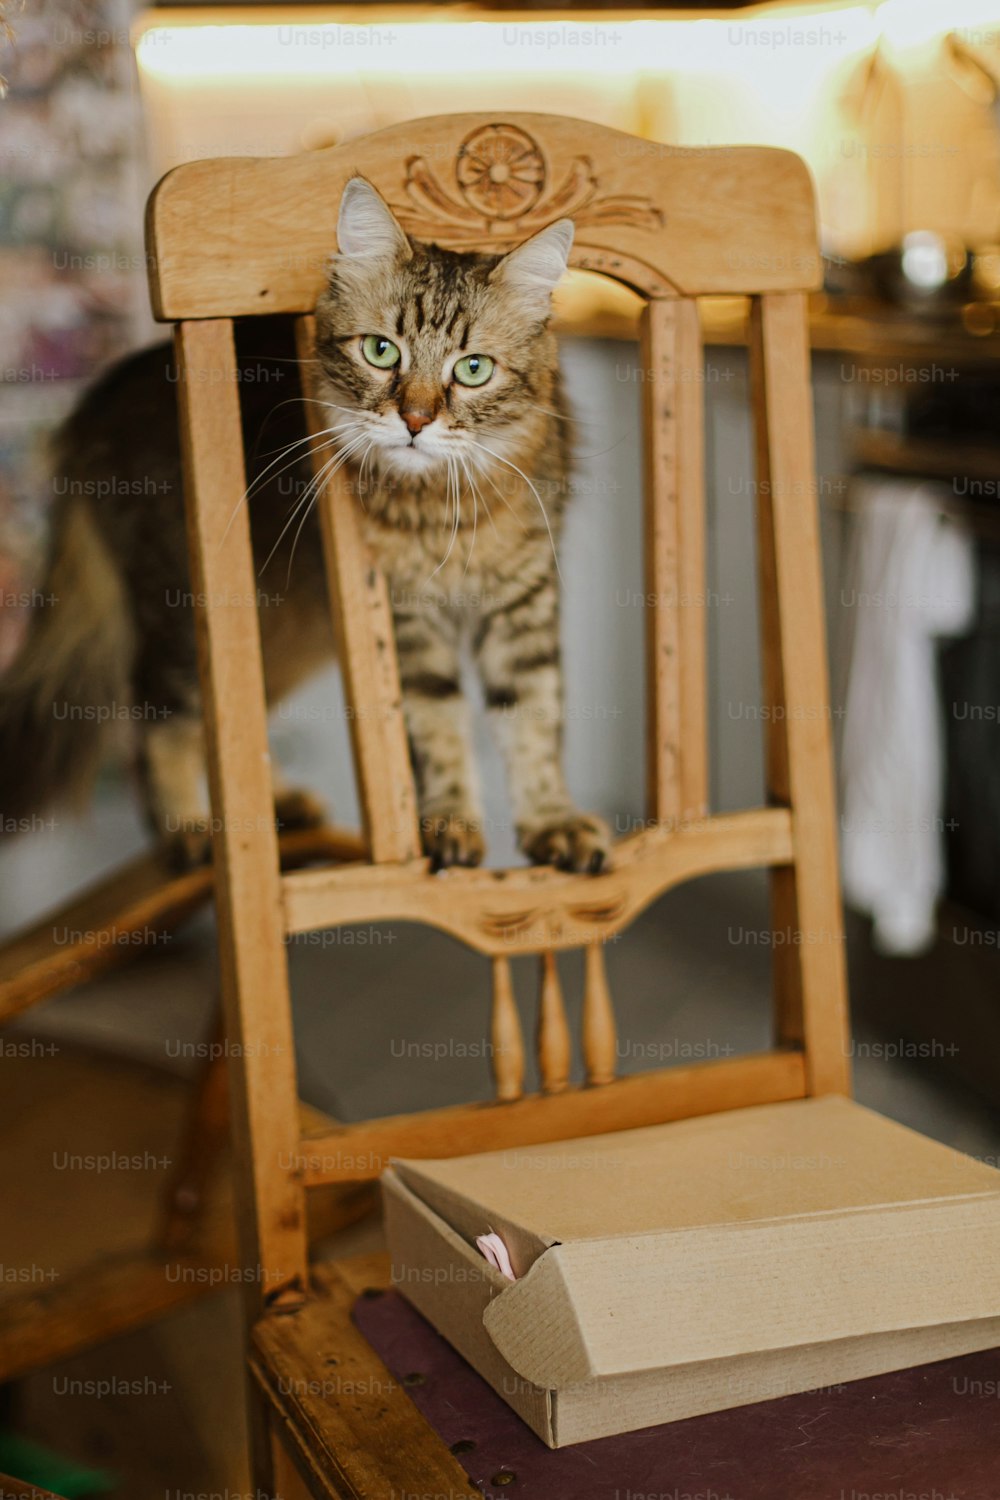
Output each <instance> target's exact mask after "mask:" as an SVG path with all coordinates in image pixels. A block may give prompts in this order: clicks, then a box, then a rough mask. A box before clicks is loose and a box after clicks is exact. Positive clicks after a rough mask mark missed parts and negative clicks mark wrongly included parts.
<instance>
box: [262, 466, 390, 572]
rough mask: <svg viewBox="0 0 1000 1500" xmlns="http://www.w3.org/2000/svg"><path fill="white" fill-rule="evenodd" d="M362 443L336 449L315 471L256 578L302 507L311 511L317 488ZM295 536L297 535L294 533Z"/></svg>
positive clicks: (279, 544)
mask: <svg viewBox="0 0 1000 1500" xmlns="http://www.w3.org/2000/svg"><path fill="white" fill-rule="evenodd" d="M363 442H364V438H363V437H356V438H353V439H352V440H351V441H350V443H349V444H348V446H347V447H346V448H344V449H338V451H337V452H335V453H334V454H333V457H332V458H329V459H327V461H326V463H325V464H324V465H323V467H322V468H321V469H319V470H317V472H316V473H315V474H314V475H313V477H312V478H311V479H310V481H309V483H308V484H307V485H306V488H305V490H304V491H303V492H302V495H301V496H300V498H299V499H298V500H297V501H296V503H295V506H294V508H293V510H292V513H291V515H290V516H289V517H288V520H287V521H286V522H285V524H284V526H283V527H282V528H281V531H280V532H279V534H278V539H277V541H276V542H275V544H274V546H273V547H272V548H271V550H270V552H269V553H268V554H267V557H266V558H265V559H264V561H263V563H262V564H261V567H260V572H259V573H258V575H257V576H258V578H259V577H260V576H261V575H262V574H263V572H264V569H265V568H266V567H267V566H268V564H269V563H270V561H271V559H272V558H273V557H274V554H275V553H276V552H277V550H278V548H279V547H280V546H281V543H282V542H283V540H284V538H285V536H286V534H287V532H288V530H289V528H290V527H291V526H292V525H294V523H295V518H296V516H297V515H298V514H299V512H300V510H301V509H302V507H303V506H304V505H306V504H307V503H308V505H309V508H310V509H311V505H312V501H313V500H314V499H315V498H316V494H317V493H318V491H319V486H320V485H321V484H322V483H323V482H324V480H325V479H326V478H327V477H328V476H329V475H330V474H331V473H336V471H337V468H338V467H339V466H340V464H342V463H345V462H346V461H347V459H348V458H349V457H350V456H351V454H352V453H353V452H354V451H355V450H356V449H357V448H360V446H361V444H362V443H363ZM329 446H332V445H330V444H328V445H327V447H329ZM306 514H307V515H308V510H307V511H306ZM303 519H305V518H304V517H303ZM296 535H297V533H296ZM290 573H291V562H289V575H290Z"/></svg>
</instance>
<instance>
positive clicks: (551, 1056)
mask: <svg viewBox="0 0 1000 1500" xmlns="http://www.w3.org/2000/svg"><path fill="white" fill-rule="evenodd" d="M539 970H540V972H539V987H538V1030H537V1034H536V1037H535V1045H536V1049H537V1052H538V1072H539V1076H540V1078H541V1080H542V1091H543V1092H544V1093H546V1094H561V1093H562V1092H563V1090H564V1089H565V1088H566V1087H567V1086H568V1084H569V1070H570V1065H571V1063H572V1052H571V1043H570V1035H569V1023H568V1022H567V1020H566V1003H565V1001H564V1000H563V992H562V984H561V983H560V980H559V969H558V967H557V965H556V956H555V954H554V953H553V952H552V950H551V949H548V950H547V951H546V952H545V953H543V954H542V956H541V961H540V964H539Z"/></svg>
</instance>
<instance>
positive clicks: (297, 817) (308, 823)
mask: <svg viewBox="0 0 1000 1500" xmlns="http://www.w3.org/2000/svg"><path fill="white" fill-rule="evenodd" d="M274 818H275V822H276V823H277V825H278V832H279V833H287V832H288V831H289V830H290V829H292V828H322V826H323V824H324V823H325V822H326V807H325V805H324V803H323V802H322V800H321V799H320V798H319V797H317V796H316V794H315V793H314V792H309V791H307V790H306V789H305V787H301V786H290V787H283V788H282V790H281V791H280V792H276V793H275V797H274Z"/></svg>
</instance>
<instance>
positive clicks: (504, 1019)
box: [490, 958, 524, 1103]
mask: <svg viewBox="0 0 1000 1500" xmlns="http://www.w3.org/2000/svg"><path fill="white" fill-rule="evenodd" d="M490 1045H491V1046H492V1048H493V1054H492V1056H493V1082H494V1084H495V1086H496V1096H497V1100H498V1102H499V1103H509V1102H510V1101H511V1100H512V1099H520V1097H521V1095H522V1094H523V1093H524V1036H523V1033H522V1031H521V1017H520V1015H519V1014H518V1010H517V1001H516V999H515V997H514V985H513V981H512V980H511V973H510V960H509V959H508V958H495V959H494V960H493V1009H492V1013H491V1016H490Z"/></svg>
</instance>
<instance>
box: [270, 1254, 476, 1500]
mask: <svg viewBox="0 0 1000 1500" xmlns="http://www.w3.org/2000/svg"><path fill="white" fill-rule="evenodd" d="M389 1280H390V1276H389V1259H388V1256H385V1255H375V1256H361V1257H357V1258H356V1259H352V1260H346V1261H339V1262H336V1263H332V1264H328V1265H324V1266H317V1267H316V1268H315V1270H314V1273H313V1276H312V1293H313V1295H312V1296H311V1297H310V1298H309V1300H308V1301H307V1302H306V1303H305V1304H304V1305H303V1306H302V1307H301V1308H299V1309H297V1310H293V1311H289V1312H287V1313H286V1312H281V1313H273V1314H270V1315H269V1316H267V1317H266V1318H263V1319H262V1320H261V1321H260V1322H259V1323H257V1324H256V1326H255V1327H254V1329H253V1331H252V1334H251V1339H250V1354H249V1361H250V1371H251V1374H252V1376H253V1378H254V1379H255V1381H256V1383H257V1385H258V1386H259V1387H260V1389H261V1391H262V1392H263V1394H264V1395H265V1397H266V1398H267V1400H268V1401H269V1402H270V1404H271V1406H272V1407H273V1410H274V1415H275V1416H276V1418H277V1424H276V1425H277V1426H278V1428H279V1431H280V1435H281V1437H282V1439H283V1441H284V1442H285V1444H286V1446H287V1448H288V1450H289V1452H290V1453H291V1455H292V1456H293V1458H294V1460H295V1462H296V1464H297V1465H298V1467H299V1470H300V1472H301V1473H302V1475H303V1476H304V1478H305V1479H306V1481H307V1483H308V1485H309V1493H310V1494H312V1495H322V1496H324V1497H325V1496H329V1497H331V1500H400V1497H401V1496H404V1495H409V1496H413V1495H425V1494H430V1495H447V1496H448V1497H449V1500H482V1493H481V1491H480V1490H477V1489H476V1488H475V1487H474V1486H473V1485H472V1484H470V1482H469V1479H468V1476H467V1475H466V1473H465V1470H464V1469H463V1468H462V1466H461V1463H460V1462H459V1460H458V1459H457V1458H455V1457H454V1456H453V1455H452V1454H451V1453H450V1452H449V1451H448V1449H447V1447H446V1446H445V1445H444V1443H443V1442H442V1441H441V1439H440V1438H439V1437H438V1436H437V1434H436V1433H435V1432H434V1430H433V1428H431V1427H430V1425H429V1424H428V1423H427V1422H426V1421H425V1419H424V1418H423V1417H422V1416H421V1415H420V1412H419V1411H418V1410H417V1408H416V1407H415V1406H414V1404H413V1402H412V1401H411V1400H410V1397H409V1396H408V1394H407V1392H406V1390H405V1388H404V1387H403V1385H402V1384H401V1382H400V1381H399V1380H397V1379H395V1378H394V1377H393V1376H392V1375H391V1374H390V1373H389V1371H388V1370H387V1369H386V1367H385V1365H384V1364H383V1363H382V1361H381V1359H379V1357H378V1355H377V1354H376V1353H375V1351H374V1350H373V1349H372V1347H371V1345H370V1344H369V1343H368V1342H367V1340H366V1339H365V1338H364V1336H363V1335H362V1334H361V1333H360V1332H359V1330H358V1329H357V1327H356V1326H355V1324H354V1322H353V1320H352V1317H351V1313H352V1309H353V1307H354V1305H355V1303H356V1302H357V1299H358V1297H359V1296H364V1294H365V1293H366V1292H369V1291H379V1292H381V1291H384V1290H385V1289H386V1288H387V1287H388V1285H389ZM286 1500H288V1497H287V1496H286Z"/></svg>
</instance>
